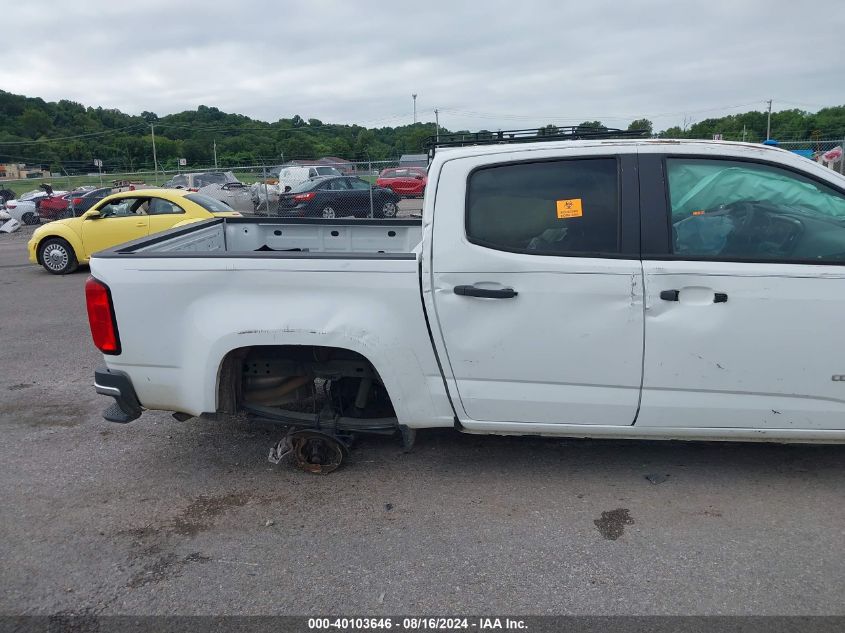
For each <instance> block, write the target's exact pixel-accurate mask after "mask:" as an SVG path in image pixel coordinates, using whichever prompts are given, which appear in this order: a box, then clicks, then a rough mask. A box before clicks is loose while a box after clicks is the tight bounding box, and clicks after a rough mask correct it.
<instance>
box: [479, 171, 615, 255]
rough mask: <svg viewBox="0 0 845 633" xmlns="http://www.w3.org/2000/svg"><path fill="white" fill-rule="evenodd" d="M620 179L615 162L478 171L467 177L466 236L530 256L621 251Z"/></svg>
mask: <svg viewBox="0 0 845 633" xmlns="http://www.w3.org/2000/svg"><path fill="white" fill-rule="evenodd" d="M618 180H619V179H618V166H617V161H616V159H615V158H590V159H578V160H560V161H545V162H537V163H519V164H515V165H502V166H497V167H485V168H482V169H479V170H477V171H475V172H473V173H472V174H471V175H470V179H469V185H468V196H467V212H466V231H467V237H468V238H469V240H470V241H471V242H473V243H475V244H478V245H480V246H485V247H488V248H495V249H499V250H505V251H513V252H518V253H526V254H532V255H600V254H616V253H619V237H620V229H619V227H620V213H619V207H620V205H619V183H618Z"/></svg>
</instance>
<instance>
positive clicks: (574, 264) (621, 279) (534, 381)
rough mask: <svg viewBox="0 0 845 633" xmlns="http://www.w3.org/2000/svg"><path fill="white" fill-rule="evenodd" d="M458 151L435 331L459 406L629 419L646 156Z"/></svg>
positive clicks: (635, 373) (437, 283)
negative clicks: (641, 169) (641, 168)
mask: <svg viewBox="0 0 845 633" xmlns="http://www.w3.org/2000/svg"><path fill="white" fill-rule="evenodd" d="M627 151H630V150H626V153H608V150H607V149H605V148H601V147H596V148H588V149H582V150H581V151H580V153H579V154H576V155H573V154H572V153H571V150H569V151H563V150H543V151H536V150H534V151H525V150H523V151H510V152H507V153H503V154H501V155H493V156H489V155H488V156H480V157H471V158H458V159H452V160H449V161H447V162H445V163H444V164H443V167H442V170H441V172H440V175H439V178H438V181H437V191H436V192H435V196H436V204H435V210H434V214H433V236H432V238H431V239H430V240H429V241H428V247H429V248H430V249H431V250H430V253H429V255H430V258H431V260H430V261H431V264H430V266H431V272H430V274H431V280H430V283H431V289H432V291H433V304H434V319H435V320H434V323H433V324H432V327H433V332H434V335H435V337H436V338H437V337H438V336H439V337H442V338H441V341H442V348H440V351H442V352H443V353H444V354H445V360H446V366H445V367H444V371H445V373H446V375H447V382H448V383H449V385H450V391H451V390H452V389H454V390H455V391H456V392H457V394H458V396H459V402H458V403H457V408H458V415H459V417H461V419H463V420H465V421H467V420H470V421H486V422H493V423H514V422H519V423H539V424H558V423H568V424H594V425H630V424H632V423H633V422H634V419H635V417H636V412H637V405H638V402H639V392H640V380H641V370H642V355H643V305H642V269H641V265H640V261H639V217H638V184H637V176H636V155H635V154H633V153H627Z"/></svg>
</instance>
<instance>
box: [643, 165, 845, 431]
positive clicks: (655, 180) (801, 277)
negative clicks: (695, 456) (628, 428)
mask: <svg viewBox="0 0 845 633" xmlns="http://www.w3.org/2000/svg"><path fill="white" fill-rule="evenodd" d="M806 164H807V165H808V166H810V167H812V164H811V163H809V162H807V163H806ZM641 169H642V171H641V175H642V178H643V183H645V182H649V183H652V185H655V184H656V186H652V185H649V187H648V189H651V191H648V190H647V187H646V185H645V184H643V195H644V200H643V217H644V239H643V251H644V256H643V259H644V261H643V266H644V270H645V283H646V290H647V292H646V305H647V309H646V344H645V363H644V377H643V395H642V405H641V409H640V414H639V417H638V419H637V426H664V427H691V428H714V427H715V428H741V429H767V428H771V429H845V337H843V335H842V323H843V315H845V193H843V191H841V190H838V189H837V188H835V187H833V186H831V185H830V184H829V183H828V184H826V183H825V182H824V181H823V180H822V179H819V178H818V177H816V176H814V175H813V174H812V173H803V174H802V171H801V170H799V169H797V168H795V167H793V168H785V167H783V166H779V165H777V164H771V163H766V162H761V161H749V160H742V159H738V158H730V157H712V156H711V157H709V158H705V157H697V156H668V157H664V156H659V155H650V156H646V155H642V156H641ZM808 171H809V170H808Z"/></svg>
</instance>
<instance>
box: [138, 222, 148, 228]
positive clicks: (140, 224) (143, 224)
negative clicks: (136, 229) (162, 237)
mask: <svg viewBox="0 0 845 633" xmlns="http://www.w3.org/2000/svg"><path fill="white" fill-rule="evenodd" d="M135 226H141V227H143V226H147V223H146V222H138V223H136V224H135Z"/></svg>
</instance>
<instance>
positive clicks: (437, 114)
mask: <svg viewBox="0 0 845 633" xmlns="http://www.w3.org/2000/svg"><path fill="white" fill-rule="evenodd" d="M434 125H435V128H434V129H435V138H436V139H437V142H438V143H439V142H440V111H439V110H438V109H437V108H434Z"/></svg>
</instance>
